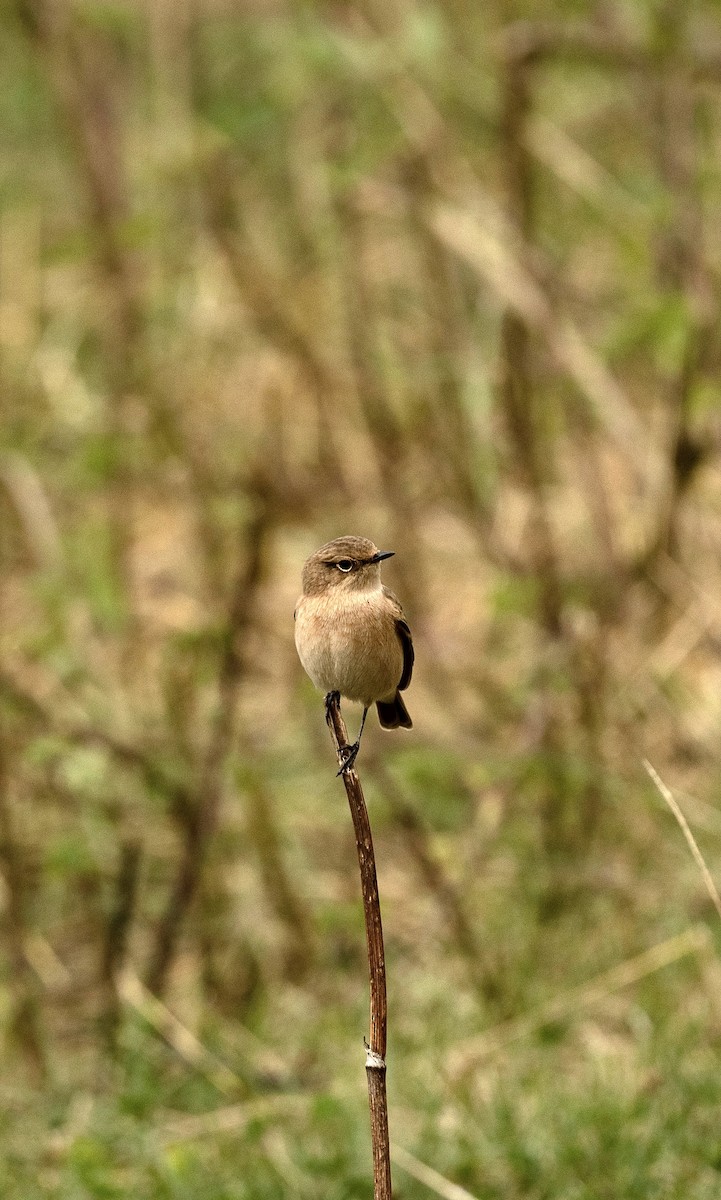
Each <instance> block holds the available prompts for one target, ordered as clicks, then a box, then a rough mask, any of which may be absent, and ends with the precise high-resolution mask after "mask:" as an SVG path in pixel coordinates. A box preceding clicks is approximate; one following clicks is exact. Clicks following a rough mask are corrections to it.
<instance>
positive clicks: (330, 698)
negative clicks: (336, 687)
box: [325, 692, 340, 724]
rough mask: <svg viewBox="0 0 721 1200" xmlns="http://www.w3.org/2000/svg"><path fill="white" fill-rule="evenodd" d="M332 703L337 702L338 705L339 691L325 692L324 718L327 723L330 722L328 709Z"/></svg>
mask: <svg viewBox="0 0 721 1200" xmlns="http://www.w3.org/2000/svg"><path fill="white" fill-rule="evenodd" d="M332 704H337V705H338V706H339V707H340V692H326V697H325V719H326V721H327V722H328V724H330V710H331V705H332Z"/></svg>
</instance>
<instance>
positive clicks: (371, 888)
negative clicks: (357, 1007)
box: [327, 696, 392, 1200]
mask: <svg viewBox="0 0 721 1200" xmlns="http://www.w3.org/2000/svg"><path fill="white" fill-rule="evenodd" d="M327 717H328V726H329V728H330V732H331V737H332V739H333V745H334V746H335V749H336V753H337V755H338V763H339V765H340V766H342V765H343V761H344V759H343V752H344V751H345V750H346V749H347V747H348V744H349V743H348V733H347V730H346V727H345V722H344V720H343V717H342V716H341V712H340V704H339V702H338V698H337V696H334V697H333V699H332V700H331V702H330V703H329V704H328V708H327ZM343 783H344V784H345V790H346V795H347V797H348V804H349V805H350V811H351V817H352V819H353V828H354V830H355V837H356V849H357V851H358V866H359V867H360V877H361V890H362V893H363V912H364V916H365V925H366V941H367V945H368V971H369V976H370V1035H369V1042H368V1043H366V1076H367V1079H368V1102H369V1105H370V1114H371V1142H372V1146H373V1200H391V1194H392V1193H391V1160H390V1139H389V1136H388V1099H387V1096H386V1039H387V1023H388V1004H387V998H386V964H385V952H384V949H383V927H382V925H381V906H380V897H379V895H378V878H377V876H376V860H375V853H374V850H373V837H372V835H371V826H370V821H369V819H368V809H367V808H366V802H365V798H364V796H363V789H362V787H361V782H360V779H359V778H358V772H357V771H356V769H355V767H353V768H352V769H351V770H348V771H344V772H343Z"/></svg>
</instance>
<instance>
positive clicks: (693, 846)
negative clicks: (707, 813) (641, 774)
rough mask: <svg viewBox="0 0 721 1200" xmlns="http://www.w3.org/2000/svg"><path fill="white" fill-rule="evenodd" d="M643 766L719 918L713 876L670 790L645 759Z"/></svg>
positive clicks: (719, 899) (720, 904) (719, 904)
mask: <svg viewBox="0 0 721 1200" xmlns="http://www.w3.org/2000/svg"><path fill="white" fill-rule="evenodd" d="M643 765H644V767H645V768H646V770H647V771H648V773H649V775H650V776H651V779H652V780H653V782H654V783H655V784H656V787H657V788H658V790H659V792H660V793H661V795H662V796H663V798H664V800H665V801H666V803H667V804H668V806H669V808H670V809H671V812H672V813H673V815H674V817H675V818H676V820H677V821H678V823H679V825H680V826H681V832H682V833H683V836H684V837H685V838H686V842H687V843H688V847H689V849H690V851H691V853H692V855H693V857H694V861H695V862H696V865H697V867H698V869H699V871H700V872H701V878H702V879H703V882H704V887H705V888H706V891H707V892H708V894H709V896H710V898H711V903H712V904H713V906H714V908H715V909H716V912H717V913H718V915H719V917H721V896H719V894H718V889H717V887H716V884H715V883H714V880H713V876H712V874H711V872H710V871H709V869H708V867H707V866H706V862H705V860H704V857H703V855H702V853H701V851H700V850H699V848H698V844H697V842H696V838H695V837H694V836H693V834H692V832H691V830H690V828H689V824H688V821H687V820H686V818H685V816H684V815H683V813H682V811H681V809H680V807H679V805H678V803H677V801H676V798H675V796H674V794H673V792H672V791H671V789H670V788H669V787H667V786H666V784H665V783H664V782H663V779H662V778H661V776H660V775H659V774H658V772H657V771H656V770H655V769H654V767H652V766H651V764H650V762H648V760H647V759H644V761H643Z"/></svg>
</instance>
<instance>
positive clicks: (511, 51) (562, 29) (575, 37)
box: [497, 21, 721, 82]
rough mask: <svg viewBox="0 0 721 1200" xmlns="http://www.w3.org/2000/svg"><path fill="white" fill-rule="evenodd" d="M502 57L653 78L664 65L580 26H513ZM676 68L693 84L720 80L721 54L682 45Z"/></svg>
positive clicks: (638, 48)
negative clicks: (574, 63) (562, 61)
mask: <svg viewBox="0 0 721 1200" xmlns="http://www.w3.org/2000/svg"><path fill="white" fill-rule="evenodd" d="M497 45H498V52H499V54H500V56H501V57H502V58H506V59H514V60H515V61H517V62H526V63H529V64H535V63H539V62H542V61H543V60H544V59H559V58H571V59H580V60H581V61H583V62H586V63H593V64H597V65H600V66H604V67H610V68H615V69H617V70H624V71H639V72H643V73H649V72H650V73H655V72H657V71H659V70H661V69H663V66H664V62H665V59H664V55H663V54H659V53H658V52H657V51H655V49H654V48H652V47H650V46H649V45H647V44H645V43H643V42H640V41H632V40H630V39H628V38H624V37H623V36H622V35H620V34H619V33H618V32H617V31H616V30H608V29H604V28H603V27H602V26H600V25H591V24H586V23H583V22H580V21H563V22H560V21H559V22H554V21H515V22H513V23H512V24H510V25H507V26H506V27H505V29H503V30H502V32H501V34H500V36H499V38H498V43H497ZM678 65H679V67H680V69H681V70H682V71H683V72H684V74H686V75H687V76H688V77H689V78H691V79H695V80H697V81H698V82H714V81H716V82H717V81H718V80H719V79H721V54H720V53H719V51H718V48H717V47H716V46H714V45H713V44H708V43H707V44H706V45H697V46H684V47H682V50H681V53H680V55H679V59H678Z"/></svg>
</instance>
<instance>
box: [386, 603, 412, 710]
mask: <svg viewBox="0 0 721 1200" xmlns="http://www.w3.org/2000/svg"><path fill="white" fill-rule="evenodd" d="M383 595H384V596H385V598H386V600H390V603H391V607H392V609H393V616H394V618H395V623H396V633H397V634H398V637H399V638H400V643H401V646H402V647H403V674H402V675H401V678H400V683H399V684H398V690H399V692H404V691H405V689H406V688H407V687H408V684H409V683H410V681H411V676H412V674H413V663H414V662H415V657H416V656H415V653H414V650H413V637H412V635H411V631H410V627H409V625H408V622H407V621H406V618H405V614H404V612H403V609H402V608H401V603H400V600H399V599H398V597H397V596H395V595H394V594H393V592H392V591H391V589H390V588H387V587H384V588H383Z"/></svg>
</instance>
